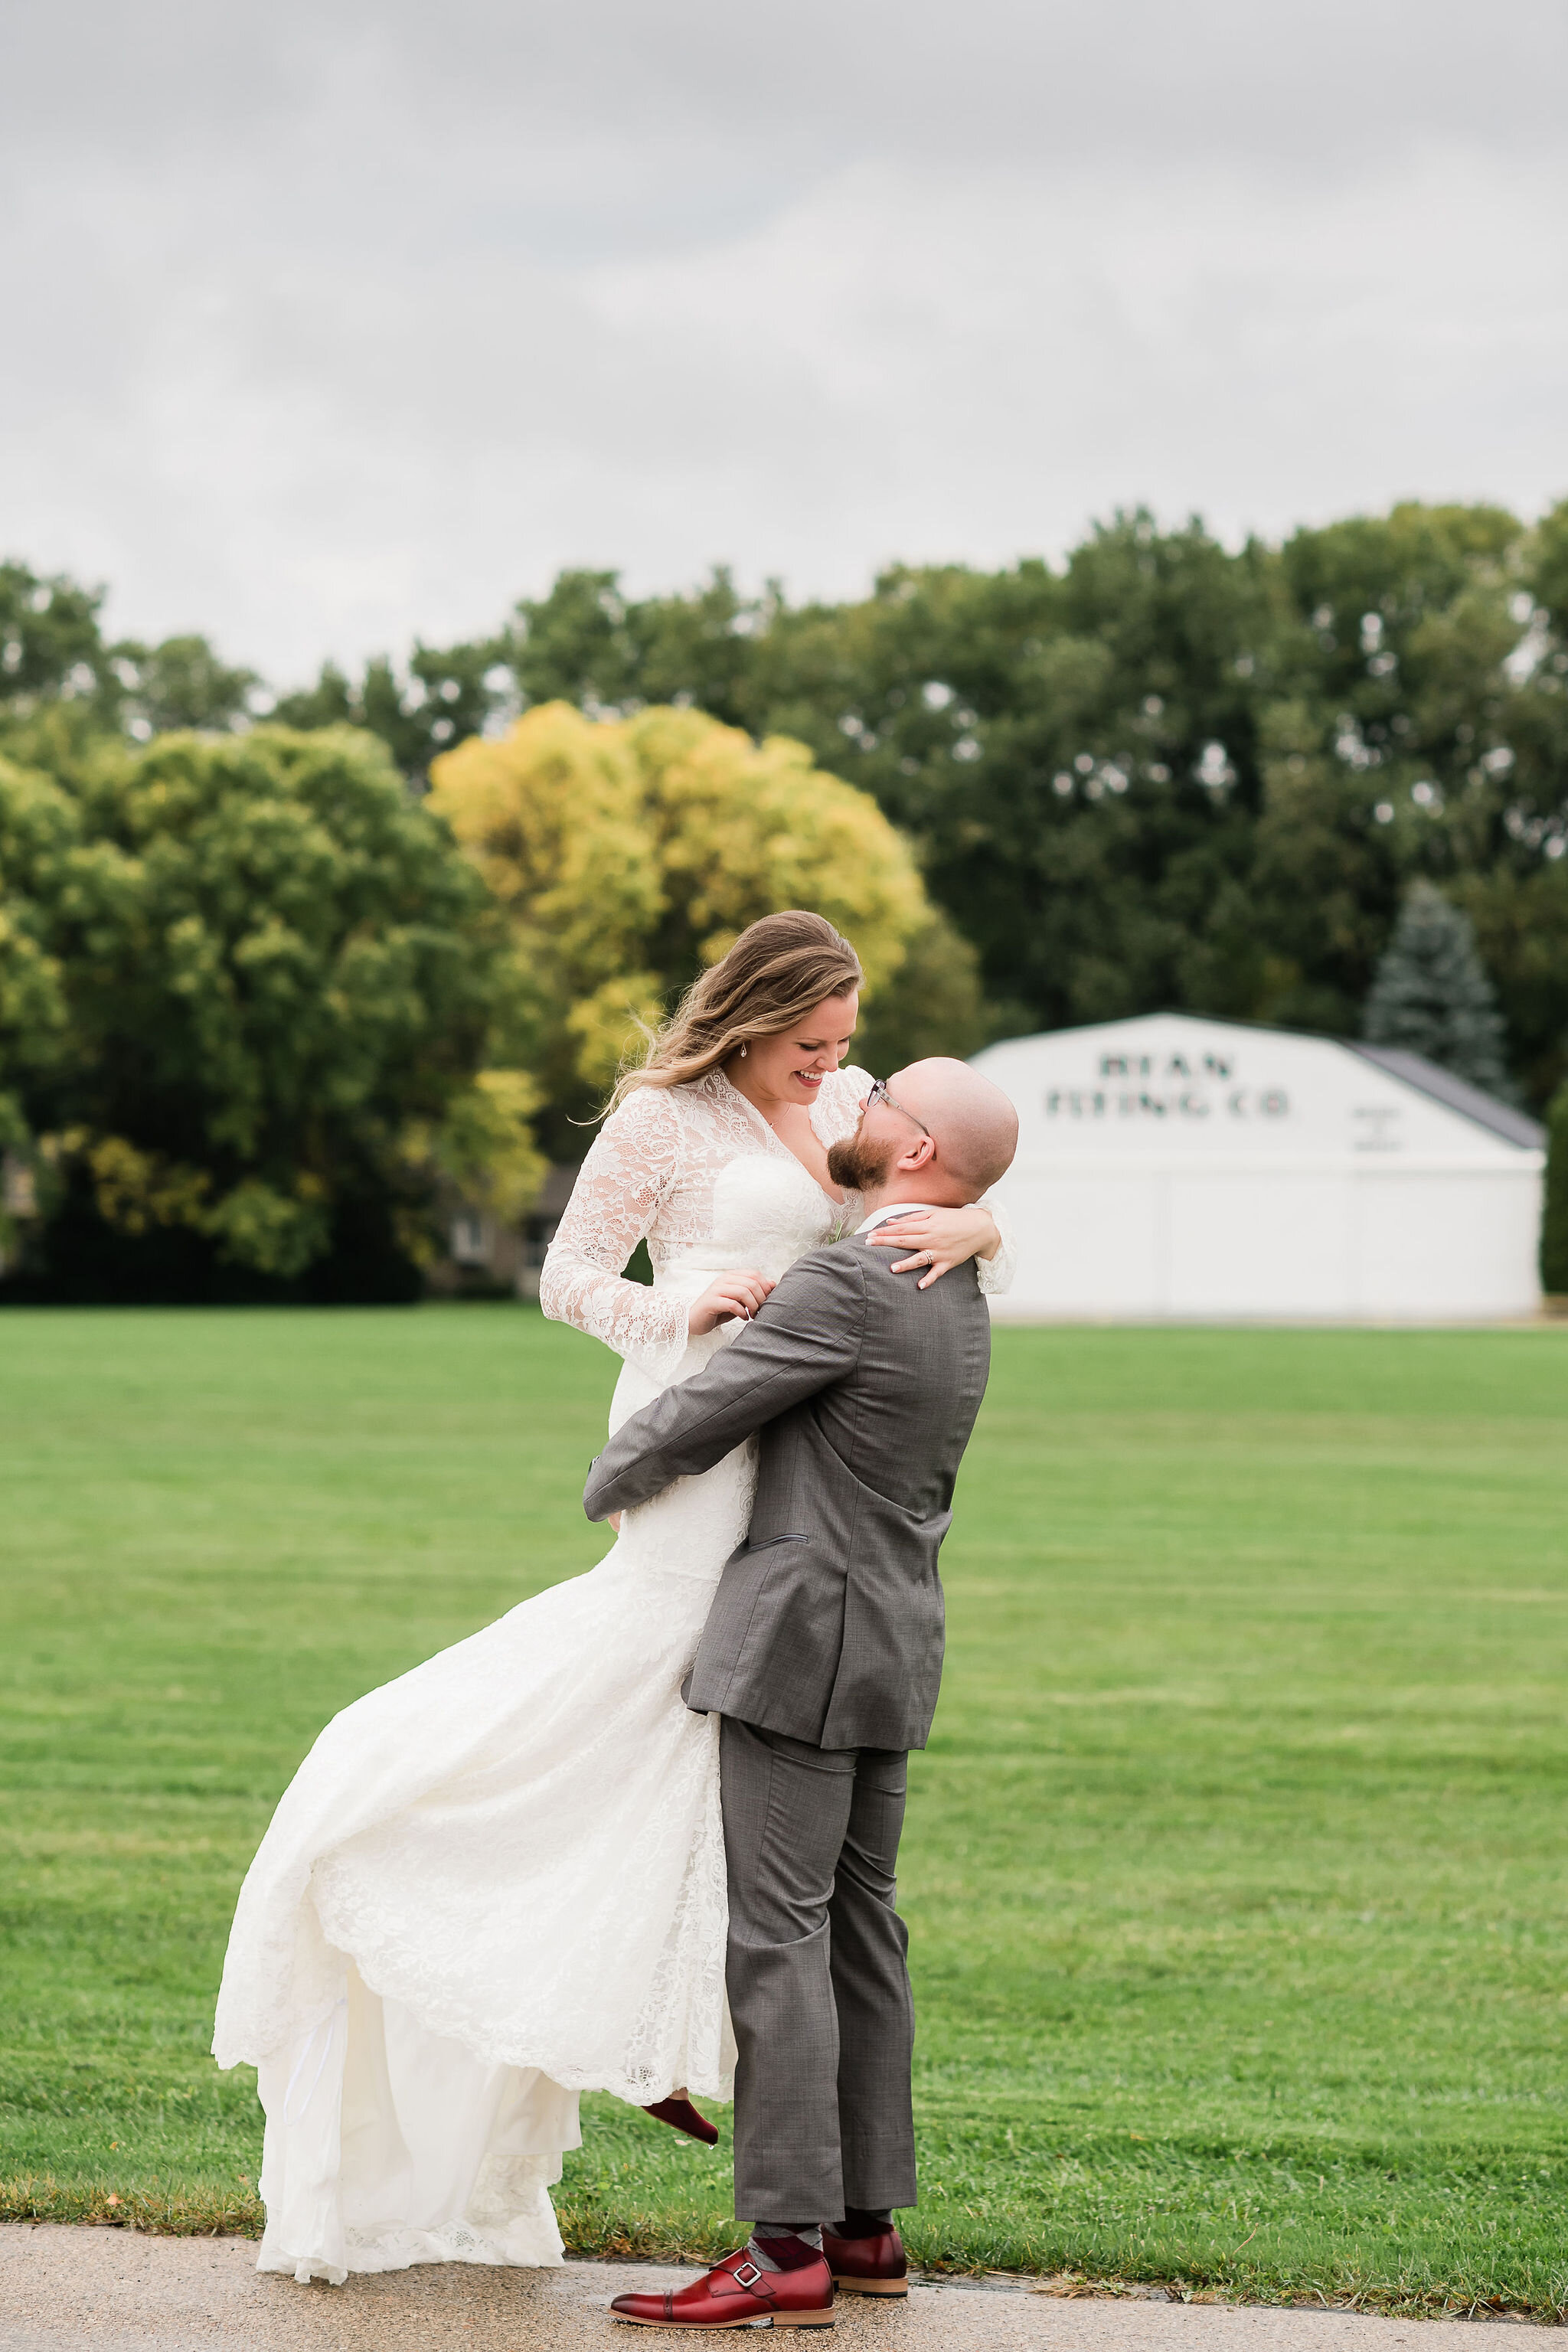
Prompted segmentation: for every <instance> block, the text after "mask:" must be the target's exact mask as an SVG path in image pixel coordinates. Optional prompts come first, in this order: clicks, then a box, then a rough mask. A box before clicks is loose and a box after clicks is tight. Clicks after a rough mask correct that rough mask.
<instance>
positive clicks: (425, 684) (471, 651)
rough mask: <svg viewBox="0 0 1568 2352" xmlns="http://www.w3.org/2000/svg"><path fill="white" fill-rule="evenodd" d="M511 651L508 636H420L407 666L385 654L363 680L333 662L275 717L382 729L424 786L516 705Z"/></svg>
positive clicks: (285, 700)
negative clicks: (461, 641)
mask: <svg viewBox="0 0 1568 2352" xmlns="http://www.w3.org/2000/svg"><path fill="white" fill-rule="evenodd" d="M509 651H510V646H509V642H508V640H507V639H505V638H504V637H494V638H491V637H486V638H479V639H476V640H474V641H473V642H472V643H470V644H465V645H457V646H446V647H444V648H438V647H436V646H426V645H420V644H417V643H416V646H415V648H414V651H413V653H412V654H411V655H410V656H409V657H408V662H407V665H406V667H405V669H404V670H403V671H402V672H401V673H399V671H398V669H397V667H396V666H395V663H394V662H392V661H391V660H390V659H389V658H388V657H387V656H384V655H378V656H376V657H375V658H374V660H372V661H369V662H367V663H366V664H365V667H364V670H363V674H362V676H361V677H360V679H359V681H358V683H357V684H351V682H350V680H349V678H348V677H347V676H346V674H345V673H344V672H343V671H342V670H341V669H339V668H338V667H337V666H336V664H335V663H332V662H327V663H324V664H323V665H322V668H321V676H320V677H318V679H317V681H316V683H315V685H314V686H313V687H310V688H305V689H304V690H303V691H302V692H299V693H294V694H285V695H282V696H280V697H279V699H278V701H277V703H276V705H275V707H274V709H273V713H272V716H273V718H274V719H275V720H276V721H277V723H278V724H279V726H286V727H297V728H302V729H310V728H317V727H362V728H363V729H364V730H366V731H367V732H368V733H369V734H372V735H379V736H380V738H381V740H382V741H383V742H384V744H385V745H386V748H387V750H388V751H390V752H391V754H392V756H393V758H394V759H395V761H396V762H397V764H398V766H399V767H400V768H401V769H402V771H403V772H404V774H405V776H406V777H408V778H409V780H410V782H413V783H414V784H415V785H416V787H419V788H421V789H422V788H423V786H424V783H425V781H426V777H427V776H428V774H429V772H430V763H431V761H433V760H436V759H438V758H439V757H440V755H441V753H442V752H443V751H450V750H451V748H452V746H453V745H454V744H455V743H460V742H463V741H465V740H467V739H468V737H469V736H470V735H479V734H482V733H484V732H485V731H486V730H487V729H489V727H491V726H492V725H493V724H494V722H495V720H496V719H497V717H498V715H500V713H502V712H504V711H506V710H507V709H510V708H511V707H512V706H513V704H514V700H515V687H514V683H513V679H512V674H511V671H510V667H508V654H509Z"/></svg>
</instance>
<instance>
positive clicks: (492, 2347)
mask: <svg viewBox="0 0 1568 2352" xmlns="http://www.w3.org/2000/svg"><path fill="white" fill-rule="evenodd" d="M691 2275H692V2273H691V2272H690V2271H687V2272H685V2273H682V2272H680V2271H679V2270H676V2269H673V2268H670V2267H656V2266H654V2265H651V2264H647V2263H567V2264H566V2266H565V2268H564V2269H563V2270H558V2271H500V2270H488V2269H478V2268H469V2267H468V2266H467V2265H459V2264H458V2263H451V2264H432V2265H426V2266H424V2267H422V2268H420V2269H417V2270H412V2271H397V2272H393V2273H389V2274H387V2275H385V2276H383V2277H381V2278H357V2279H351V2281H350V2282H349V2284H348V2285H347V2286H345V2287H329V2286H322V2285H319V2284H318V2285H314V2286H308V2287H305V2286H297V2285H295V2284H294V2282H293V2281H292V2280H291V2279H280V2278H262V2277H260V2276H258V2273H257V2270H256V2247H255V2245H254V2243H253V2242H251V2241H249V2240H248V2239H242V2238H153V2237H143V2236H142V2235H140V2234H139V2233H136V2232H133V2231H128V2230H104V2229H93V2228H84V2229H66V2228H60V2227H57V2226H55V2225H53V2224H49V2223H43V2224H37V2225H33V2224H29V2223H26V2222H7V2223H4V2224H0V2352H212V2347H224V2346H233V2347H236V2352H405V2347H406V2352H413V2347H417V2348H418V2352H611V2347H614V2352H636V2347H639V2346H642V2345H645V2344H647V2345H652V2344H656V2343H668V2344H673V2342H674V2341H675V2339H674V2338H673V2337H671V2336H663V2335H658V2336H656V2335H655V2334H654V2332H653V2331H652V2330H651V2329H638V2330H636V2331H634V2330H633V2329H631V2328H628V2327H622V2326H618V2325H617V2324H616V2322H615V2321H613V2320H611V2319H610V2318H609V2317H608V2315H607V2309H606V2307H607V2305H608V2304H609V2300H610V2297H611V2296H612V2295H613V2294H624V2293H625V2292H626V2290H627V2289H628V2288H632V2287H640V2286H667V2285H669V2284H672V2283H674V2282H676V2281H679V2280H683V2279H689V2277H691ZM838 2313H839V2316H838V2321H837V2326H836V2327H835V2328H834V2330H833V2333H832V2336H831V2337H830V2338H828V2337H827V2336H826V2330H823V2331H822V2332H821V2334H820V2335H818V2334H816V2333H815V2332H814V2333H813V2334H811V2335H809V2336H806V2335H795V2336H791V2338H790V2339H789V2340H790V2341H791V2342H793V2343H795V2344H797V2345H799V2346H800V2347H802V2352H804V2347H805V2345H806V2344H808V2343H811V2342H822V2341H824V2340H825V2339H826V2340H828V2341H830V2342H831V2343H832V2345H833V2347H834V2352H872V2347H876V2352H1396V2347H1400V2346H1405V2347H1411V2352H1475V2344H1476V2336H1475V2331H1474V2329H1473V2328H1471V2327H1468V2326H1466V2325H1465V2323H1464V2322H1462V2321H1456V2320H1446V2321H1421V2320H1409V2319H1373V2318H1363V2317H1362V2316H1360V2315H1356V2314H1352V2313H1348V2312H1338V2311H1321V2310H1319V2311H1276V2310H1266V2309H1261V2308H1258V2307H1256V2306H1252V2307H1239V2308H1238V2307H1237V2306H1236V2305H1225V2304H1182V2303H1171V2302H1155V2301H1152V2300H1151V2299H1149V2298H1147V2297H1143V2298H1131V2297H1130V2298H1126V2299H1121V2300H1112V2299H1110V2298H1101V2297H1093V2296H1083V2297H1072V2298H1070V2299H1069V2298H1064V2297H1063V2296H1061V2295H1059V2294H1052V2293H1050V2292H1049V2291H1048V2290H1044V2291H1042V2290H1041V2289H1040V2288H1038V2287H1035V2288H1030V2287H1026V2286H1021V2285H1017V2284H1014V2283H1012V2282H1007V2283H1005V2284H995V2285H993V2286H989V2287H987V2286H984V2285H961V2284H952V2285H942V2286H917V2287H916V2288H915V2290H914V2291H913V2293H912V2294H911V2295H910V2299H909V2301H908V2302H907V2303H893V2304H889V2303H875V2302H872V2301H870V2300H869V2299H868V2298H867V2297H865V2296H850V2297H844V2298H841V2300H840V2302H839V2305H838Z"/></svg>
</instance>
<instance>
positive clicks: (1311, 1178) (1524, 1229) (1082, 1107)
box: [974, 1013, 1545, 1323]
mask: <svg viewBox="0 0 1568 2352" xmlns="http://www.w3.org/2000/svg"><path fill="white" fill-rule="evenodd" d="M974 1066H975V1068H976V1069H980V1070H984V1073H985V1075H986V1076H987V1077H989V1078H992V1079H994V1081H995V1083H996V1084H997V1085H998V1086H999V1087H1002V1089H1003V1090H1004V1092H1005V1094H1007V1095H1008V1096H1010V1097H1011V1098H1012V1101H1013V1103H1014V1105H1015V1107H1016V1109H1017V1112H1018V1120H1019V1137H1018V1155H1017V1158H1016V1160H1015V1162H1014V1164H1013V1167H1012V1169H1011V1171H1009V1173H1008V1174H1007V1176H1006V1177H1005V1179H1004V1181H1003V1182H1002V1183H1001V1184H1000V1185H999V1186H998V1187H997V1193H998V1196H999V1198H1001V1199H1002V1200H1004V1201H1005V1202H1006V1203H1007V1206H1008V1208H1009V1209H1010V1211H1011V1213H1012V1215H1013V1219H1014V1223H1015V1224H1016V1227H1017V1230H1018V1237H1019V1238H1018V1254H1019V1265H1018V1272H1017V1276H1016V1281H1015V1283H1014V1286H1013V1288H1012V1289H1011V1291H1010V1292H1009V1293H1008V1294H1007V1296H1006V1297H1001V1298H996V1299H994V1300H993V1302H992V1305H993V1307H994V1312H995V1314H996V1316H997V1318H998V1319H1007V1320H1013V1321H1024V1322H1028V1321H1049V1320H1057V1319H1072V1318H1082V1319H1085V1320H1104V1321H1111V1322H1143V1321H1161V1320H1167V1319H1177V1320H1180V1319H1191V1320H1194V1321H1215V1320H1220V1321H1224V1320H1238V1321H1241V1320H1247V1319H1249V1318H1255V1319H1269V1318H1279V1319H1286V1320H1296V1319H1300V1320H1322V1321H1325V1322H1390V1323H1424V1322H1449V1321H1489V1320H1492V1319H1494V1318H1508V1317H1517V1316H1529V1315H1532V1314H1535V1313H1537V1312H1538V1311H1539V1310H1540V1307H1541V1305H1542V1298H1541V1284H1540V1276H1539V1272H1538V1264H1537V1259H1538V1250H1539V1243H1540V1232H1541V1209H1542V1178H1543V1172H1544V1169H1545V1150H1544V1144H1545V1134H1544V1130H1543V1129H1542V1128H1541V1127H1539V1126H1538V1125H1537V1123H1536V1122H1535V1120H1533V1119H1531V1118H1526V1116H1525V1115H1524V1113H1523V1112H1522V1111H1520V1110H1517V1109H1515V1108H1513V1107H1512V1106H1511V1105H1510V1104H1508V1103H1503V1102H1499V1101H1497V1100H1496V1099H1495V1098H1494V1097H1491V1096H1490V1095H1486V1094H1482V1093H1480V1092H1479V1090H1478V1089H1477V1088H1476V1087H1470V1086H1467V1085H1465V1084H1464V1083H1463V1081H1462V1080H1460V1079H1458V1078H1455V1077H1453V1076H1450V1075H1449V1073H1448V1072H1447V1070H1442V1069H1439V1068H1437V1067H1436V1065H1435V1064H1433V1063H1430V1062H1426V1061H1423V1060H1422V1059H1421V1058H1420V1056H1419V1055H1414V1054H1405V1053H1399V1052H1395V1051H1393V1050H1391V1049H1389V1048H1386V1047H1383V1046H1373V1045H1350V1044H1346V1043H1342V1042H1341V1041H1339V1040H1337V1039H1334V1038H1331V1037H1313V1036H1304V1035H1301V1034H1297V1033H1295V1032H1291V1031H1288V1030H1280V1029H1266V1028H1255V1027H1252V1026H1249V1025H1245V1024H1240V1023H1236V1022H1225V1021H1205V1020H1199V1019H1194V1018H1192V1017H1190V1016H1189V1015H1186V1014H1184V1013H1152V1014H1150V1015H1147V1016H1145V1017H1143V1018H1141V1019H1137V1020H1131V1021H1110V1022H1104V1023H1101V1024H1097V1025H1095V1026H1093V1027H1090V1028H1083V1029H1065V1030H1057V1031H1054V1032H1051V1033H1048V1034H1046V1035H1043V1036H1038V1037H1016V1038H1012V1039H1010V1040H1009V1041H1008V1042H1007V1043H1005V1044H1004V1045H991V1046H988V1047H987V1048H986V1049H985V1051H984V1053H982V1054H978V1055H975V1057H974Z"/></svg>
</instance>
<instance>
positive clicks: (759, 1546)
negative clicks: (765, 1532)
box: [746, 1534, 811, 1551]
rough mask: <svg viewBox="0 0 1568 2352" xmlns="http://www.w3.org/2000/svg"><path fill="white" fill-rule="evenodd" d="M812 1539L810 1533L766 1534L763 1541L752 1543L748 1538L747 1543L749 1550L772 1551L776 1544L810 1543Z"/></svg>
mask: <svg viewBox="0 0 1568 2352" xmlns="http://www.w3.org/2000/svg"><path fill="white" fill-rule="evenodd" d="M810 1541H811V1538H810V1537H809V1536H808V1535H804V1534H803V1535H787V1536H764V1537H763V1540H762V1542H761V1543H752V1541H751V1540H750V1539H749V1538H748V1540H747V1543H746V1549H747V1550H748V1551H772V1549H773V1546H774V1545H775V1544H786V1543H809V1542H810Z"/></svg>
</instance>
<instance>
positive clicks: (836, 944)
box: [605, 907, 865, 1112]
mask: <svg viewBox="0 0 1568 2352" xmlns="http://www.w3.org/2000/svg"><path fill="white" fill-rule="evenodd" d="M864 978H865V975H864V973H863V972H862V971H861V970H860V959H859V957H858V955H857V954H856V952H855V950H854V949H853V948H852V947H851V946H850V944H849V942H848V940H847V939H845V938H844V937H843V936H842V935H841V933H839V932H837V931H836V930H835V929H834V928H833V926H832V924H831V923H830V922H828V921H827V920H826V918H825V917H824V916H821V915H810V914H807V913H806V912H805V909H804V908H800V907H794V908H789V909H788V910H787V911H786V912H785V913H784V914H782V915H764V916H763V918H762V920H761V921H760V922H756V923H752V924H751V925H750V926H749V927H748V929H745V930H743V931H742V933H741V936H740V938H739V939H738V940H736V941H735V944H734V946H733V947H732V948H731V950H729V952H728V954H726V955H721V957H720V959H719V961H718V962H717V963H715V964H710V966H709V968H708V970H707V971H705V972H702V973H701V974H700V976H699V977H698V978H697V979H696V980H694V981H693V982H692V983H691V985H690V987H689V989H688V990H687V992H686V993H685V995H684V996H683V997H682V998H681V1000H680V1003H679V1004H678V1005H677V1006H676V1009H675V1011H674V1012H673V1013H671V1014H670V1016H669V1019H668V1021H665V1022H662V1023H661V1024H660V1025H659V1026H658V1028H657V1029H654V1030H650V1031H648V1032H647V1038H648V1048H647V1058H646V1060H644V1061H643V1062H641V1063H640V1064H639V1065H638V1066H637V1067H636V1068H633V1069H629V1070H623V1071H622V1072H621V1076H620V1080H619V1083H618V1084H617V1086H616V1091H615V1093H614V1094H613V1095H612V1096H611V1097H610V1099H609V1101H608V1103H607V1104H606V1105H605V1110H606V1112H609V1111H612V1110H615V1109H616V1108H617V1107H618V1105H620V1104H621V1103H623V1102H624V1101H625V1100H626V1097H627V1095H629V1094H630V1093H632V1092H633V1091H634V1089H635V1088H637V1087H684V1086H689V1085H690V1083H691V1082H692V1080H693V1079H694V1078H702V1077H706V1076H707V1075H708V1073H709V1071H710V1070H716V1069H718V1068H720V1067H721V1065H722V1064H723V1063H725V1062H727V1061H728V1060H729V1058H730V1056H731V1054H734V1053H737V1052H739V1050H740V1048H741V1047H742V1045H749V1044H750V1042H751V1040H752V1038H753V1037H776V1036H778V1035H779V1034H780V1033H781V1031H783V1030H785V1029H789V1028H793V1027H794V1025H795V1023H796V1022H797V1021H800V1020H803V1019H804V1018H805V1014H806V1013H811V1012H814V1011H815V1010H816V1006H817V1005H819V1004H820V1003H822V1002H823V1000H824V998H826V997H829V996H847V995H848V994H849V992H850V991H851V990H852V989H857V988H858V987H859V986H860V985H861V983H862V982H863V980H864Z"/></svg>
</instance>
